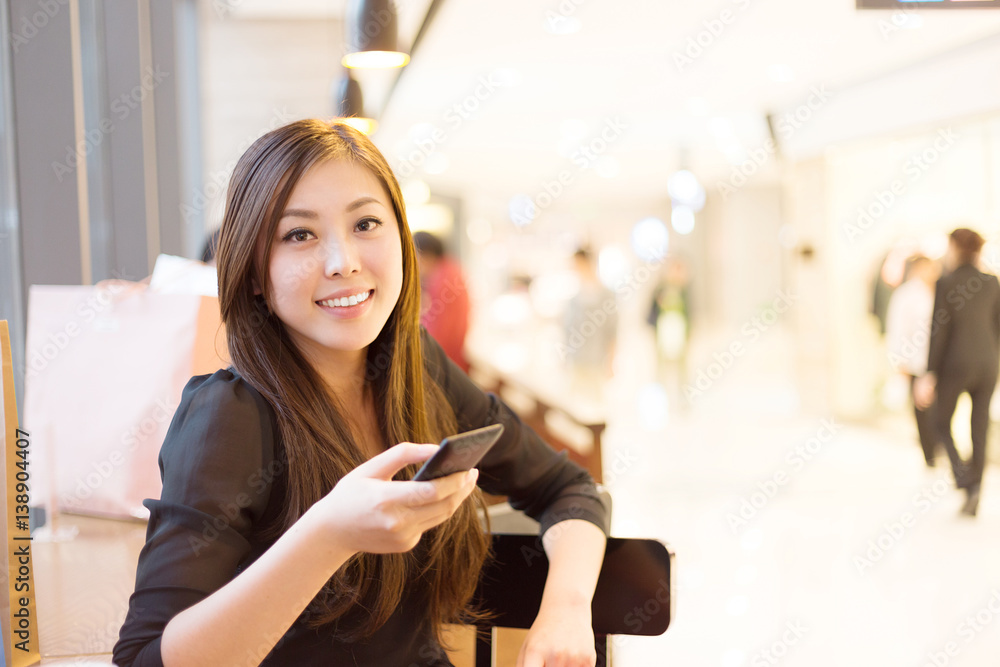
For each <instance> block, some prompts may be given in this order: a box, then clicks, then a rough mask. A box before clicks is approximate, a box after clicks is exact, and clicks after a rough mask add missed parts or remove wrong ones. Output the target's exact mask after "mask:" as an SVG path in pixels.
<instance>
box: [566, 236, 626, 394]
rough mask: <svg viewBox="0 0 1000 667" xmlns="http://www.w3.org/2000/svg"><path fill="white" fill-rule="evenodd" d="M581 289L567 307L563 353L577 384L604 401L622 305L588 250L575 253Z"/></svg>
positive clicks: (611, 367) (582, 249) (576, 271)
mask: <svg viewBox="0 0 1000 667" xmlns="http://www.w3.org/2000/svg"><path fill="white" fill-rule="evenodd" d="M573 272H574V273H575V274H576V278H577V284H578V289H577V291H576V293H575V294H574V295H573V296H572V297H571V298H570V300H569V302H568V303H567V304H566V313H565V315H564V317H563V327H564V333H565V336H564V340H563V345H562V346H560V348H559V351H560V354H561V355H562V356H563V357H564V361H566V363H567V364H568V365H569V368H570V371H571V373H572V375H573V380H574V383H575V385H576V386H577V387H578V388H580V389H582V390H583V392H584V393H585V394H589V395H590V396H592V397H594V398H596V399H600V397H601V393H602V390H603V387H604V382H605V380H607V379H608V378H609V377H610V376H611V375H613V365H614V351H615V338H616V336H617V332H618V304H617V302H616V301H615V294H614V292H612V291H611V290H609V289H608V288H607V287H605V286H604V284H603V283H601V281H600V279H599V278H598V276H597V269H596V267H595V262H594V258H593V255H592V254H591V252H590V251H589V250H588V249H586V248H580V249H578V250H577V251H576V252H575V253H573Z"/></svg>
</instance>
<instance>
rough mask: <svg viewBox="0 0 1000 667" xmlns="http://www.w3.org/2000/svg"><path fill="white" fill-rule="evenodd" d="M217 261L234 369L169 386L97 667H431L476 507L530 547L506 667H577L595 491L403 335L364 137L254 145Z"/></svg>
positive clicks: (471, 548)
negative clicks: (450, 462) (544, 559)
mask: <svg viewBox="0 0 1000 667" xmlns="http://www.w3.org/2000/svg"><path fill="white" fill-rule="evenodd" d="M218 251H219V252H218V256H217V259H218V273H219V302H220V309H221V313H222V319H223V322H224V324H225V327H226V338H227V342H228V346H229V354H230V358H231V359H232V366H230V367H229V368H227V369H224V370H219V371H217V372H215V373H214V374H212V375H201V376H197V377H194V378H192V379H191V381H190V382H188V384H187V386H186V387H185V389H184V392H183V394H182V397H181V402H180V405H179V406H178V408H177V412H176V414H175V416H174V419H173V421H172V422H171V424H170V428H169V430H168V432H167V435H166V438H165V439H164V442H163V446H162V448H161V450H160V458H159V464H160V473H161V477H162V481H163V490H162V493H161V496H160V498H159V499H149V500H146V501H145V505H146V507H148V508H149V524H148V527H147V531H146V536H147V539H146V545H145V547H144V548H143V549H142V552H141V553H140V555H139V563H138V567H137V571H136V577H135V592H134V593H133V594H132V596H131V598H130V599H129V611H128V614H127V616H126V618H125V622H124V624H123V626H122V628H121V632H120V635H119V639H118V643H117V644H116V645H115V648H114V662H115V664H116V665H119V667H135V666H142V665H155V666H157V667H158V666H160V665H166V666H168V667H172V666H176V665H180V666H182V667H199V666H200V665H210V666H212V667H215V666H217V665H231V664H241V665H242V664H248V665H249V664H253V665H256V664H260V665H266V666H271V665H276V666H292V665H295V666H298V665H353V666H356V667H362V666H366V667H387V666H397V665H411V664H420V665H424V666H425V667H447V666H449V665H451V662H450V661H449V659H448V657H447V655H445V653H444V651H443V649H442V645H441V640H442V632H443V625H444V624H445V623H452V622H460V621H462V620H469V619H471V618H477V617H482V614H480V613H478V612H477V611H476V610H475V609H474V608H471V607H470V600H471V598H472V595H473V593H474V591H475V588H476V584H477V581H478V578H479V573H480V568H481V566H482V563H483V561H484V559H485V557H486V556H487V550H488V547H489V539H488V536H487V535H486V534H485V533H484V532H483V530H482V526H481V524H480V519H479V516H478V514H477V511H476V509H477V507H480V508H481V507H482V497H481V495H480V494H479V491H478V490H477V486H481V487H482V489H483V490H485V491H487V492H491V493H496V494H503V495H508V496H510V497H511V502H512V504H513V505H514V506H515V507H520V508H522V509H524V510H526V511H527V512H528V513H529V514H530V515H531V516H533V517H535V518H536V519H537V520H538V521H540V522H541V526H542V535H541V537H540V538H539V539H540V543H541V545H542V547H543V548H544V549H545V552H546V554H547V555H548V560H549V569H548V573H547V581H546V584H545V590H544V593H543V595H542V600H541V606H540V608H539V610H538V613H537V615H536V617H535V620H534V622H533V624H532V628H531V629H530V630H529V632H528V635H527V638H526V639H525V643H524V645H523V648H522V649H521V651H522V653H521V659H520V663H521V664H523V665H525V666H533V667H538V666H540V665H556V664H558V665H573V666H582V665H589V666H592V665H594V663H595V660H596V654H595V651H594V634H593V630H592V619H591V601H592V598H593V593H594V588H595V586H596V583H597V578H598V574H599V571H600V567H601V562H602V558H603V554H604V546H605V535H606V522H607V516H606V513H605V511H604V508H603V506H602V504H601V502H600V499H599V497H598V496H597V492H596V488H595V486H594V483H593V480H592V479H591V478H590V476H589V475H588V474H587V473H586V471H584V470H583V469H581V468H580V467H579V466H577V465H575V464H574V463H572V462H571V461H569V460H568V459H566V458H565V457H562V456H559V455H558V454H556V452H554V451H553V450H552V448H551V447H549V446H548V445H547V444H546V443H545V442H544V441H542V440H541V439H540V438H539V437H538V436H537V435H536V434H535V433H534V432H533V431H532V430H531V429H529V428H528V427H526V426H525V425H524V424H523V423H522V422H521V421H520V420H519V419H518V417H517V416H516V415H515V414H514V413H513V412H512V411H511V410H510V408H509V407H508V406H507V405H506V404H504V403H503V402H502V401H501V400H500V399H499V398H497V397H496V396H494V395H488V394H485V393H484V392H483V391H482V390H480V389H479V388H478V387H476V385H474V384H473V383H472V382H471V381H470V380H469V378H468V377H467V376H466V375H465V374H464V373H462V371H461V370H459V369H458V368H457V367H456V366H455V365H454V364H453V363H450V362H449V361H448V359H447V357H446V356H445V354H444V352H443V351H442V349H441V347H440V346H439V345H438V344H437V343H436V342H435V341H434V339H433V338H431V337H430V336H428V335H427V333H426V331H424V330H422V329H421V327H420V326H419V301H420V291H419V278H418V269H417V259H416V251H415V249H414V246H413V242H412V237H411V235H410V230H409V227H408V226H407V223H406V212H405V208H404V205H403V197H402V194H401V193H400V189H399V184H398V182H397V181H396V179H395V177H394V176H393V174H392V171H391V169H390V168H389V165H388V163H387V162H386V161H385V158H384V157H383V156H382V154H381V153H379V152H378V150H377V149H376V148H375V146H374V144H372V143H371V140H370V139H368V138H367V137H366V136H365V135H364V134H361V133H360V132H358V131H357V130H354V129H353V128H351V127H350V126H347V125H345V124H341V123H328V122H324V121H320V120H301V121H296V122H294V123H291V124H289V125H287V126H284V127H280V128H278V129H276V130H273V131H271V132H268V133H267V134H265V135H263V136H262V137H261V138H259V139H258V140H256V141H255V142H254V143H253V144H252V145H251V146H250V148H249V149H247V151H246V153H244V155H243V156H242V157H241V158H240V159H239V160H238V162H237V164H236V167H235V169H234V171H233V176H232V179H231V182H230V187H229V192H228V195H227V201H226V212H225V215H224V220H223V223H222V232H221V235H220V238H219V248H218ZM492 423H501V424H503V425H504V426H505V427H506V428H505V430H504V433H503V436H502V437H501V439H500V440H499V441H498V442H497V443H496V445H495V446H494V447H493V449H491V450H490V451H489V453H488V454H487V455H486V457H485V458H484V459H483V460H482V462H481V463H480V464H479V466H478V470H476V469H473V470H469V471H466V472H459V473H455V474H453V475H449V476H446V477H442V478H439V479H435V480H433V481H428V482H424V481H413V480H412V477H413V475H414V473H415V472H416V470H417V466H418V465H419V464H420V463H421V462H423V461H425V460H427V459H428V458H429V457H430V456H432V455H433V454H434V452H436V451H437V450H438V447H437V446H436V445H433V444H421V443H433V442H437V441H439V440H440V439H441V438H442V437H443V436H446V435H449V434H452V433H456V432H459V431H466V430H469V429H472V428H476V427H481V426H485V425H487V424H492ZM556 524H558V528H557V529H555V530H549V529H550V528H551V527H553V526H554V525H556Z"/></svg>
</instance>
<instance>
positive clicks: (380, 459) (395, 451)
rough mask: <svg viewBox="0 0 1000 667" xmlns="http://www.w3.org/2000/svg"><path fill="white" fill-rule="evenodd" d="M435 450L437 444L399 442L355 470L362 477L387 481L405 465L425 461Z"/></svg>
mask: <svg viewBox="0 0 1000 667" xmlns="http://www.w3.org/2000/svg"><path fill="white" fill-rule="evenodd" d="M437 450H438V446H437V445H415V444H413V443H412V442H401V443H400V444H398V445H396V446H395V447H390V448H389V449H387V450H385V451H384V452H382V453H381V454H378V455H376V456H373V457H372V458H370V459H368V460H367V461H365V462H364V463H362V464H361V465H359V466H358V467H357V468H355V470H356V471H357V472H358V473H359V474H360V475H362V476H364V477H371V478H373V479H384V480H387V481H388V480H390V479H392V476H393V475H395V474H396V473H397V472H399V471H400V470H402V469H403V468H405V467H406V466H408V465H411V464H413V463H422V462H424V461H426V460H427V459H429V458H430V457H431V456H433V455H434V452H436V451H437Z"/></svg>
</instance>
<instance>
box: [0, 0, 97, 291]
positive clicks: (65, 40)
mask: <svg viewBox="0 0 1000 667" xmlns="http://www.w3.org/2000/svg"><path fill="white" fill-rule="evenodd" d="M10 9H11V11H10V18H11V26H10V27H11V36H10V39H11V42H10V43H11V54H12V59H13V77H12V82H13V92H14V100H13V102H14V120H15V141H16V145H17V160H16V165H17V173H18V201H19V204H20V219H21V244H22V246H21V249H22V260H23V275H24V289H25V292H24V293H23V298H24V300H25V303H26V302H27V286H29V285H34V284H64V285H78V284H80V282H81V281H82V280H84V266H83V262H82V259H81V238H80V237H81V234H80V201H79V197H78V196H77V164H78V162H79V160H80V155H82V154H83V153H84V152H85V146H82V145H81V146H77V141H76V134H75V129H74V104H73V53H72V47H71V45H72V34H71V30H72V25H71V20H70V8H69V6H68V3H63V2H58V1H56V2H45V3H40V2H38V1H37V0H13V1H12V2H11V3H10Z"/></svg>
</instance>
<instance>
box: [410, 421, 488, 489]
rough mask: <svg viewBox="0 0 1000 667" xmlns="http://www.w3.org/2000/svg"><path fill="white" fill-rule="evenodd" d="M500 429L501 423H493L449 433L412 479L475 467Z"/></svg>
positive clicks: (422, 480) (432, 476)
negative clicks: (455, 433)
mask: <svg viewBox="0 0 1000 667" xmlns="http://www.w3.org/2000/svg"><path fill="white" fill-rule="evenodd" d="M502 433H503V424H493V425H492V426H486V427H483V428H477V429H475V430H474V431H466V432H465V433H459V434H458V435H449V436H448V437H447V438H445V439H444V440H442V441H441V446H440V448H439V449H438V450H437V451H436V452H434V456H432V457H430V458H429V459H427V460H426V461H425V462H424V465H423V467H422V468H420V470H418V471H417V474H416V475H414V476H413V481H415V482H426V481H428V480H432V479H437V478H438V477H445V476H447V475H451V474H453V473H456V472H462V471H464V470H471V469H472V468H475V467H476V464H477V463H479V461H480V460H482V458H483V457H484V456H485V455H486V452H488V451H489V450H490V447H492V446H493V445H494V444H496V441H497V440H499V439H500V435H501V434H502Z"/></svg>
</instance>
